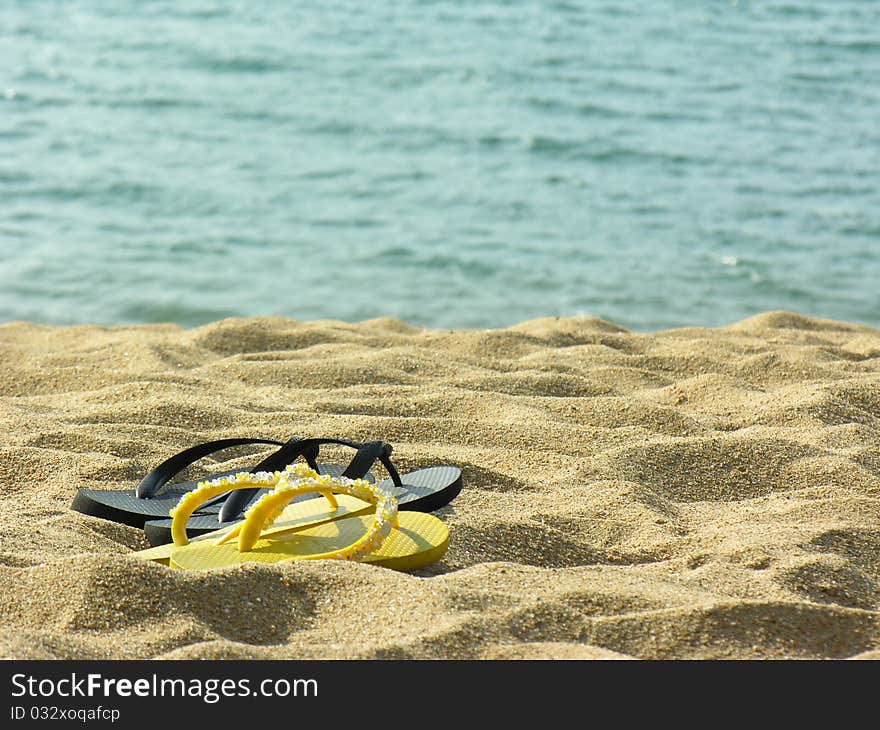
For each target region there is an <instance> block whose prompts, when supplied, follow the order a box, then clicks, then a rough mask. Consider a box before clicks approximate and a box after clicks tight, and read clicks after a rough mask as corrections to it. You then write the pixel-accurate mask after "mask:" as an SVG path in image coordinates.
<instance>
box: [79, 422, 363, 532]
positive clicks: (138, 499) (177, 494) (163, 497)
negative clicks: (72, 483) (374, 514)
mask: <svg viewBox="0 0 880 730" xmlns="http://www.w3.org/2000/svg"><path fill="white" fill-rule="evenodd" d="M302 441H303V439H298V438H296V437H294V438H292V439H290V440H289V441H287V442H286V443H285V442H281V441H274V440H272V439H260V438H232V439H221V440H219V441H209V442H206V443H203V444H198V445H197V446H193V447H191V448H188V449H185V450H184V451H181V452H180V453H179V454H175V455H174V456H172V457H171V458H169V459H166V460H165V461H163V462H162V463H161V464H159V465H158V466H157V467H156V468H155V469H153V470H152V471H150V472H149V473H148V474H147V475H146V476H145V477H144V478H143V479H141V481H140V482H139V483H138V485H137V486H136V487H135V488H134V489H80V490H78V491H77V493H76V496H75V497H74V498H73V503H72V504H71V509H73V510H76V511H77V512H82V513H83V514H87V515H92V516H94V517H101V518H103V519H105V520H112V521H114V522H121V523H123V524H126V525H131V526H132V527H143V526H144V523H146V522H147V521H148V520H151V519H157V518H163V517H167V516H168V512H169V510H171V509H173V507H174V506H175V505H176V504H177V503H178V502H179V501H180V498H181V497H182V496H183V495H184V494H186V493H187V492H189V491H191V490H192V489H194V488H195V486H196V484H197V483H198V481H187V482H179V483H177V484H173V485H168V482H169V481H170V480H171V479H172V478H173V477H174V476H175V475H176V474H178V473H180V472H181V471H182V470H183V469H185V468H186V467H188V466H190V465H191V464H193V463H194V462H196V461H198V460H199V459H201V458H203V457H205V456H208V455H209V454H213V453H215V452H217V451H222V450H223V449H228V448H232V447H233V446H244V445H248V444H269V445H272V446H278V447H280V448H279V449H277V450H276V451H275V452H274V453H272V454H270V455H269V456H268V457H266V458H265V459H263V460H262V461H260V463H258V464H257V465H256V466H254V467H253V468H252V469H250V471H252V472H256V471H275V470H279V469H283V468H284V467H286V466H287V465H288V464H290V463H291V462H292V461H293V460H294V459H296V458H297V457H298V456H302V457H303V458H304V459H305V460H306V462H307V463H308V465H309V466H310V467H311V468H312V469H314V470H315V471H317V472H319V473H327V474H333V475H335V476H338V475H340V474H341V473H342V472H343V470H344V469H343V467H340V466H336V465H327V464H318V463H317V461H316V458H317V455H318V448H317V446H315V445H314V444H311V443H310V444H307V445H305V446H303V447H302V448H298V449H296V448H293V447H294V446H295V445H296V444H299V443H302ZM235 471H236V470H233V471H227V472H221V473H220V474H217V475H215V476H227V475H229V474H233V473H235ZM238 471H240V470H238ZM362 476H363V475H362ZM225 498H226V495H218V496H217V497H216V499H214V500H211V503H209V504H205V505H203V506H202V507H201V509H200V513H201V514H202V515H207V514H213V515H215V517H214V520H215V521H216V514H217V513H219V512H220V510H221V509H222V502H223V500H224V499H225Z"/></svg>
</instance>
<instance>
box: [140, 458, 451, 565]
mask: <svg viewBox="0 0 880 730" xmlns="http://www.w3.org/2000/svg"><path fill="white" fill-rule="evenodd" d="M270 483H272V485H273V486H274V489H273V491H271V492H268V493H267V494H265V495H264V496H263V497H262V498H261V499H259V500H258V501H257V502H256V503H254V505H253V506H252V507H251V508H250V509H249V510H248V512H247V516H246V517H245V520H244V522H242V523H239V524H238V525H235V526H233V527H231V528H226V529H224V530H218V531H217V532H215V533H211V534H209V535H203V536H200V538H196V539H195V540H193V542H189V540H188V539H187V536H186V529H185V527H186V521H187V519H188V518H189V516H190V515H191V514H192V513H193V512H194V511H195V510H196V509H197V508H198V506H199V505H200V504H202V503H203V502H204V501H205V500H207V499H210V498H212V497H213V496H214V495H215V494H216V493H219V492H222V491H228V490H230V489H251V488H253V487H254V486H260V487H265V486H267V485H269V484H270ZM310 492H312V493H314V492H317V493H318V494H320V495H322V496H323V497H324V498H325V499H324V500H320V499H311V500H307V501H305V502H299V503H297V504H295V505H289V502H290V501H291V500H292V499H294V498H295V497H297V496H299V495H300V494H304V493H310ZM325 500H326V501H325ZM371 507H372V508H374V509H375V512H374V514H373V515H367V514H365V512H367V511H369V510H370V509H371ZM172 516H173V520H172V535H173V538H174V542H173V544H172V545H168V546H166V545H162V546H159V547H157V548H151V549H150V550H144V551H141V552H140V553H135V554H136V555H138V556H140V557H144V558H146V559H151V560H160V561H161V562H165V561H167V564H168V565H170V566H171V567H175V568H183V569H189V570H204V569H210V568H218V567H221V566H224V565H235V564H239V563H246V562H279V561H287V560H315V559H337V560H357V561H361V562H368V563H372V564H375V565H382V566H385V567H388V568H393V569H395V570H414V569H416V568H420V567H423V566H425V565H429V564H430V563H433V562H435V561H436V560H438V559H439V558H440V557H441V556H442V555H443V554H444V553H445V552H446V549H447V547H448V544H449V531H448V529H447V528H446V525H445V524H443V522H442V521H440V520H439V519H437V518H436V517H434V516H433V515H430V514H426V513H422V512H403V513H398V511H397V502H396V500H395V499H394V497H393V496H391V495H390V494H389V493H388V492H386V491H384V490H382V489H381V488H378V487H377V486H376V485H375V484H373V483H371V482H367V481H365V480H362V479H354V480H352V479H345V478H343V477H336V478H333V477H330V476H327V475H323V476H319V475H318V474H317V473H316V472H314V471H312V470H311V469H309V468H308V467H305V466H304V465H297V466H295V467H289V468H288V469H286V470H285V471H284V472H281V473H278V472H276V473H275V474H258V475H253V474H247V473H245V474H242V475H236V476H235V477H232V478H224V479H217V480H213V481H212V482H202V483H201V484H200V485H199V488H198V489H196V490H194V491H193V492H190V493H189V494H187V495H185V496H184V497H183V498H182V499H181V500H180V503H179V504H178V506H177V507H176V508H175V510H174V511H173V515H172ZM279 518H280V519H279ZM233 540H236V541H237V545H233V544H231V542H232V541H233Z"/></svg>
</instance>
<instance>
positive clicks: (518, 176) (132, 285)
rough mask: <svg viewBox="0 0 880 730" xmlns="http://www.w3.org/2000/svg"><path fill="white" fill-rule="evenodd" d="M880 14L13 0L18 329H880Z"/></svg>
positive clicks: (407, 2)
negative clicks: (535, 321)
mask: <svg viewBox="0 0 880 730" xmlns="http://www.w3.org/2000/svg"><path fill="white" fill-rule="evenodd" d="M878 29H880V2H872V1H871V0H815V1H813V2H809V3H808V2H796V1H795V0H765V1H760V2H759V1H758V0H755V1H753V2H747V1H746V0H739V1H738V2H731V1H722V0H695V1H694V2H688V3H683V2H680V0H653V1H652V2H649V3H639V2H630V1H626V0H591V1H586V0H584V1H582V2H575V1H574V0H569V1H559V2H551V1H549V0H548V1H544V2H538V1H535V2H526V1H525V0H519V1H515V0H509V1H507V2H504V1H502V0H486V1H482V2H481V1H480V0H468V1H467V2H464V1H460V2H458V1H456V2H454V1H451V0H442V1H437V2H431V1H427V0H398V1H397V2H387V1H386V0H377V1H376V2H354V1H353V0H329V1H328V2H321V3H305V2H299V1H294V0H261V1H260V2H253V3H252V2H244V1H243V0H225V1H221V0H176V1H174V2H171V1H160V0H137V1H135V0H67V1H66V2H54V1H51V0H4V1H3V2H2V3H0V321H10V320H28V321H34V322H46V323H53V324H74V323H98V324H108V325H115V324H129V323H142V322H175V323H178V324H180V325H182V326H184V327H192V326H196V325H199V324H203V323H206V322H209V321H212V320H216V319H219V318H222V317H229V316H257V315H284V316H288V317H292V318H295V319H301V320H313V319H323V318H335V319H341V320H345V321H359V320H363V319H368V318H373V317H379V316H391V317H395V318H398V319H401V320H403V321H406V322H409V323H410V324H414V325H420V326H430V327H442V328H460V327H461V328H491V327H503V326H507V325H510V324H514V323H516V322H520V321H523V320H526V319H531V318H535V317H548V316H549V317H555V316H575V315H588V316H596V317H602V318H605V319H609V320H612V321H614V322H616V323H618V324H620V325H622V326H624V327H627V328H629V329H633V330H637V331H653V330H658V329H665V328H671V327H679V326H688V325H705V326H717V325H723V324H727V323H730V322H733V321H736V320H739V319H742V318H744V317H748V316H750V315H752V314H755V313H758V312H762V311H766V310H771V309H789V310H794V311H798V312H802V313H805V314H809V315H815V316H820V317H830V318H835V319H843V320H847V321H853V322H859V323H864V324H869V325H874V326H880V287H878V283H877V281H878V273H880V184H878V183H880V177H878V176H880V30H878Z"/></svg>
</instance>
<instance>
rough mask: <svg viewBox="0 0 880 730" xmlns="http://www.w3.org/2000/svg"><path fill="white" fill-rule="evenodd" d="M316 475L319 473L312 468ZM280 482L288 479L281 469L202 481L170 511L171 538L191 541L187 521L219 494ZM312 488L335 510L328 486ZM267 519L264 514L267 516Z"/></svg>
mask: <svg viewBox="0 0 880 730" xmlns="http://www.w3.org/2000/svg"><path fill="white" fill-rule="evenodd" d="M310 472H311V474H314V475H316V476H317V472H316V471H314V470H310ZM279 483H283V484H287V483H288V482H287V478H286V477H285V476H284V475H282V474H281V473H280V472H277V471H276V472H265V471H261V472H246V471H242V472H238V473H237V474H233V475H231V476H226V477H218V478H216V479H211V480H208V481H203V482H199V485H198V487H196V488H195V489H193V490H192V491H190V492H187V493H186V494H184V495H183V496H182V497H181V498H180V501H179V502H178V503H177V505H176V506H175V507H174V508H173V509H171V511H170V512H169V514H170V516H171V518H172V519H171V539H172V541H173V542H174V544H175V545H178V546H182V545H187V544H189V538H188V537H187V535H186V523H187V522H188V521H189V518H190V517H192V514H193V512H195V511H196V510H197V509H198V508H199V507H200V506H201V505H202V504H204V503H205V502H207V501H208V500H210V499H213V498H214V497H216V496H217V495H220V494H225V493H226V492H229V491H232V490H242V489H265V488H267V487H269V488H273V487H276V486H277V485H278V484H279ZM310 491H313V492H314V491H318V492H320V493H321V494H322V495H323V496H324V497H325V498H326V499H327V501H328V502H329V503H330V507H331V508H333V509H336V507H338V503H337V502H336V498H335V497H334V496H333V494H332V492H331V491H330V490H329V489H323V488H315V487H311V488H310ZM264 519H265V515H264Z"/></svg>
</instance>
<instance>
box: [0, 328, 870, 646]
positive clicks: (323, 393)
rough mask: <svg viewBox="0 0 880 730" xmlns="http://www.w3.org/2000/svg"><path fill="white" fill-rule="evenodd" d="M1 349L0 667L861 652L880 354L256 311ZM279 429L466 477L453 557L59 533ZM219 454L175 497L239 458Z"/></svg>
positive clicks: (719, 332) (678, 335)
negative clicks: (414, 565)
mask: <svg viewBox="0 0 880 730" xmlns="http://www.w3.org/2000/svg"><path fill="white" fill-rule="evenodd" d="M0 344H2V347H0V433H2V438H0V443H2V444H3V445H2V447H0V607H2V610H0V657H3V658H91V657H94V658H149V657H162V658H279V659H280V658H297V657H300V658H340V659H344V658H477V659H481V658H485V659H490V658H491V659H496V658H505V659H506V658H522V659H534V658H546V659H557V658H558V659H572V658H582V659H620V658H632V657H637V658H765V657H772V658H813V657H819V658H837V657H858V658H865V659H871V658H878V654H880V331H877V330H873V329H870V328H866V327H861V326H857V325H853V324H846V323H840V322H833V321H829V320H818V319H813V318H809V317H804V316H801V315H798V314H794V313H789V312H769V313H766V314H762V315H759V316H756V317H752V318H750V319H748V320H745V321H743V322H738V323H736V324H733V325H731V326H729V327H723V328H719V329H704V328H685V329H678V330H669V331H665V332H658V333H652V334H637V333H630V332H627V331H626V330H624V329H622V328H620V327H618V326H616V325H614V324H612V323H609V322H605V321H602V320H598V319H593V318H570V319H541V320H535V321H531V322H524V323H522V324H520V325H517V326H515V327H510V328H508V329H504V330H494V331H479V330H466V331H464V330H461V331H448V330H422V329H417V328H414V327H410V326H408V325H405V324H402V323H400V322H396V321H394V320H390V319H377V320H371V321H368V322H362V323H360V324H347V323H343V322H335V321H321V322H310V323H302V322H295V321H291V320H287V319H282V318H266V319H251V320H241V319H232V320H223V321H220V322H215V323H213V324H211V325H208V326H205V327H200V328H197V329H193V330H182V329H179V328H177V327H174V326H169V325H162V326H137V327H113V328H105V327H91V326H77V327H65V328H60V327H48V326H43V325H34V324H28V323H11V324H6V325H3V326H0ZM293 434H296V435H300V436H337V437H341V438H348V439H356V440H362V439H374V438H383V439H385V440H387V441H390V442H391V443H393V444H394V446H395V458H396V460H397V461H398V463H399V464H400V466H401V467H402V468H403V469H405V470H409V469H415V468H419V467H421V466H427V465H430V464H437V463H455V464H458V465H459V466H461V467H462V469H463V471H464V478H465V488H464V491H463V492H462V494H461V495H460V496H459V497H458V498H457V499H456V500H455V501H454V502H453V503H452V504H451V505H449V506H448V507H445V508H443V509H442V510H440V511H439V512H438V515H439V516H440V517H441V518H442V519H443V520H444V521H445V522H446V523H447V524H448V525H449V528H450V532H451V543H450V548H449V552H448V553H447V555H446V556H445V557H444V558H443V560H442V561H440V562H439V563H437V564H435V565H434V566H431V567H430V568H428V569H425V570H423V571H421V572H419V573H418V574H415V575H408V574H402V573H396V572H393V571H390V570H386V569H382V568H376V567H372V566H367V565H362V564H343V563H334V562H302V563H288V564H282V565H269V566H267V565H245V566H239V567H231V568H226V569H223V570H220V571H217V572H211V573H195V572H193V573H190V572H184V571H173V570H170V569H167V568H164V567H162V566H158V565H153V564H144V563H142V562H141V561H139V560H136V559H134V558H131V557H130V556H129V555H128V554H129V553H130V552H131V551H132V550H136V549H139V548H141V547H146V546H147V544H146V541H145V539H144V537H143V535H142V534H141V532H140V531H138V530H135V529H133V528H129V527H125V526H122V525H118V524H115V523H111V522H106V521H103V520H99V519H95V518H91V517H86V516H84V515H80V514H78V513H73V512H71V511H70V510H69V505H70V502H71V499H72V498H73V495H74V494H75V492H76V490H77V489H78V488H80V487H100V488H114V487H131V486H133V485H134V484H135V483H136V481H137V479H138V478H139V477H140V476H141V475H142V474H143V473H145V471H146V470H148V469H149V468H150V467H151V466H152V465H154V464H155V463H157V462H158V461H160V460H162V459H164V458H166V457H167V456H168V455H170V454H171V453H173V452H176V451H178V450H180V449H182V448H185V447H188V446H191V445H193V444H195V443H197V442H200V441H204V440H208V439H217V438H225V437H233V436H259V437H267V438H275V439H279V440H284V439H286V438H288V437H289V436H290V435H293ZM327 455H328V457H329V458H333V457H334V455H335V456H338V458H339V459H341V458H342V455H341V453H337V454H334V452H333V451H332V450H331V451H329V452H327ZM222 458H223V459H224V460H222V461H211V460H210V459H208V460H205V461H204V462H202V463H200V466H199V468H198V469H197V470H191V472H190V473H189V475H188V476H191V477H194V476H197V475H200V474H204V473H210V472H212V471H219V470H221V469H228V468H234V467H238V466H244V465H246V464H248V463H253V462H252V460H251V458H250V457H248V456H247V455H246V453H245V452H243V451H241V450H240V451H238V452H230V453H227V454H226V455H224V457H222Z"/></svg>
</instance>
